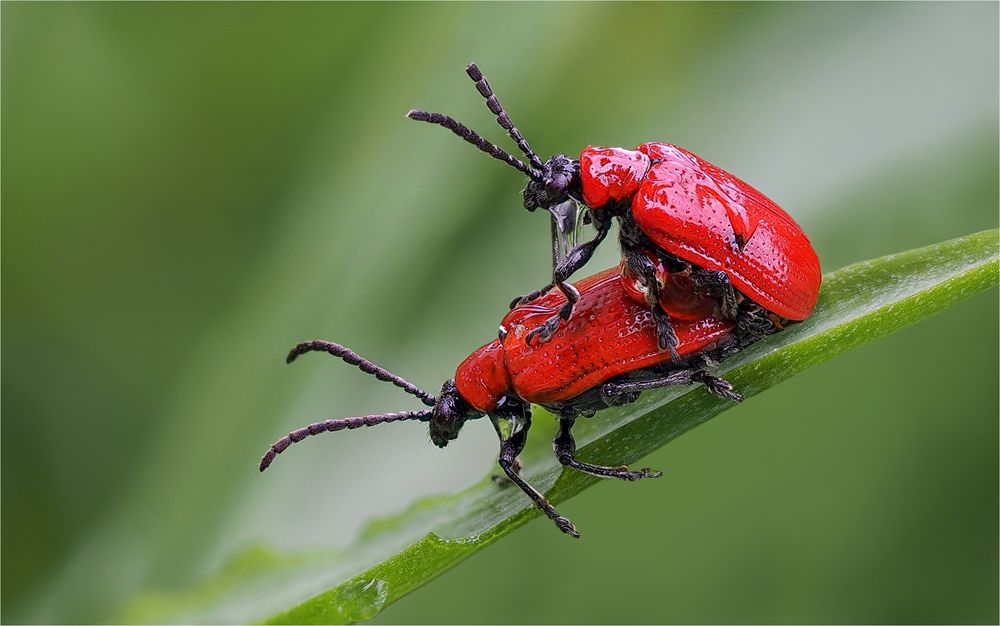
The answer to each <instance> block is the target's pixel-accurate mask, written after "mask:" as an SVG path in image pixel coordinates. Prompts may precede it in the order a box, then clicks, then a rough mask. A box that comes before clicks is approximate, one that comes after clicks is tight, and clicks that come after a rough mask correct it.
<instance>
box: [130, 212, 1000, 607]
mask: <svg viewBox="0 0 1000 626" xmlns="http://www.w3.org/2000/svg"><path fill="white" fill-rule="evenodd" d="M997 282H998V232H997V231H996V230H990V231H983V232H980V233H977V234H974V235H969V236H967V237H963V238H960V239H955V240H951V241H946V242H944V243H940V244H936V245H933V246H928V247H925V248H920V249H917V250H912V251H909V252H904V253H901V254H895V255H890V256H886V257H882V258H879V259H875V260H872V261H867V262H863V263H857V264H855V265H851V266H849V267H846V268H844V269H841V270H838V271H835V272H832V273H830V274H827V275H826V276H825V277H824V281H823V289H822V292H821V294H820V299H819V303H818V305H817V307H816V310H815V312H814V313H813V315H812V317H810V318H809V319H808V320H806V321H805V322H802V323H801V324H796V325H794V326H791V327H790V328H788V329H786V330H785V331H783V332H781V333H778V334H777V335H774V336H772V337H770V338H768V339H766V340H764V341H762V342H760V343H758V344H756V345H754V346H752V347H751V348H750V349H748V350H746V351H745V352H743V353H741V354H739V355H737V356H735V357H733V358H732V359H729V360H727V361H726V362H725V363H723V364H722V366H721V367H720V368H719V369H720V372H722V373H724V374H725V375H726V378H727V379H728V380H729V381H730V382H732V383H733V384H734V385H735V386H736V388H737V389H738V390H739V391H740V392H742V393H743V394H744V395H746V396H747V397H749V396H753V395H755V394H757V393H760V392H761V391H764V390H766V389H768V388H770V387H772V386H774V385H776V384H777V383H779V382H781V381H783V380H785V379H787V378H789V377H791V376H793V375H795V374H796V373H798V372H801V371H802V370H804V369H806V368H808V367H810V366H813V365H816V364H818V363H822V362H823V361H826V360H828V359H830V358H832V357H834V356H836V355H837V354H840V353H841V352H844V351H846V350H849V349H851V348H854V347H857V346H861V345H864V344H866V343H868V342H871V341H874V340H875V339H877V338H879V337H882V336H884V335H887V334H889V333H891V332H893V331H895V330H897V329H899V328H901V327H903V326H906V325H907V324H911V323H913V322H916V321H918V320H920V319H922V318H925V317H927V316H929V315H931V314H933V313H935V312H937V311H940V310H942V309H944V308H945V307H947V306H949V305H951V304H954V303H956V302H958V301H960V300H962V299H964V298H967V297H968V296H970V295H972V294H974V293H976V292H979V291H983V290H985V289H987V288H989V287H991V286H994V285H996V284H997ZM831 390H832V387H831ZM732 406H734V405H733V404H732V403H729V402H727V401H724V400H721V399H719V398H717V397H715V396H712V395H710V394H708V393H706V392H705V391H704V390H703V389H701V388H698V387H688V388H682V389H670V390H666V391H658V392H650V393H647V394H644V395H643V396H642V397H641V398H640V400H639V401H638V402H636V403H634V404H632V405H629V406H627V407H621V408H618V409H613V410H608V411H604V412H602V413H601V414H600V415H599V416H598V418H597V419H594V420H586V421H584V422H582V423H580V424H579V426H578V428H577V431H575V432H574V434H575V436H576V439H577V442H578V445H579V453H580V456H581V457H582V458H585V459H587V460H594V461H596V462H602V463H610V464H618V463H633V462H635V461H637V460H639V459H641V458H642V457H644V456H645V455H647V454H649V453H650V452H652V451H653V450H655V449H656V448H659V447H660V446H662V445H664V444H666V443H667V442H669V441H671V440H672V439H674V438H675V437H677V436H678V435H681V434H682V433H684V432H686V431H688V430H690V429H691V428H694V427H695V426H697V425H698V424H701V423H702V422H704V421H706V420H708V419H710V418H712V417H714V416H716V415H718V414H719V413H720V412H722V411H724V410H726V409H728V408H731V407H732ZM523 460H524V462H525V476H526V477H527V478H528V480H529V481H530V482H531V483H532V484H534V485H536V486H537V487H539V488H540V489H543V490H545V491H546V492H547V494H548V496H549V498H550V499H551V500H552V501H553V502H555V503H559V502H562V501H564V500H566V499H567V498H570V497H571V496H573V495H575V494H577V493H579V492H580V491H582V490H583V489H586V488H587V487H589V486H591V485H593V484H595V483H596V482H597V479H595V478H593V477H591V476H588V475H584V474H581V473H579V472H571V471H564V470H563V469H562V468H561V466H559V465H558V464H557V463H556V462H555V460H554V459H553V458H552V455H551V453H550V452H547V446H535V447H532V448H529V449H528V450H527V451H526V452H525V455H524V456H523ZM539 514H540V513H539V511H538V510H537V509H535V508H534V507H533V506H530V502H529V501H528V499H527V498H526V497H525V496H524V495H523V494H522V493H521V492H520V491H519V490H517V489H514V488H503V487H498V486H497V485H495V484H494V483H493V482H492V481H491V480H490V479H489V477H486V478H484V479H483V480H482V481H480V482H479V483H477V484H476V485H473V486H472V487H470V488H468V489H466V490H464V491H462V492H460V493H458V494H454V495H449V496H440V497H435V498H430V499H425V500H421V501H418V502H416V503H414V504H413V505H412V506H411V507H410V508H409V509H408V510H406V511H405V512H403V513H401V514H399V515H397V516H394V517H391V518H387V519H383V520H379V521H376V522H373V523H372V524H371V525H370V526H369V527H368V528H367V530H366V531H365V532H364V533H363V534H362V535H361V536H360V537H359V538H358V539H357V541H356V542H355V543H354V544H353V545H352V546H351V547H350V548H348V549H347V550H345V551H343V552H340V553H338V554H332V555H330V554H327V555H317V554H310V555H303V556H300V557H295V556H281V555H275V554H273V553H272V552H270V551H269V550H266V549H263V548H257V549H253V550H249V551H247V552H246V553H243V554H240V555H238V556H237V557H234V559H233V560H232V561H231V562H230V564H229V565H227V566H226V567H225V568H224V569H223V571H222V572H220V573H219V574H218V575H217V576H216V577H215V578H213V579H212V580H209V581H206V582H204V583H203V584H202V585H200V586H199V587H198V588H196V589H191V590H186V591H183V592H173V593H156V594H152V593H147V594H144V595H142V596H140V597H138V598H136V599H135V600H134V601H133V602H132V603H130V604H129V606H127V607H126V608H125V610H124V611H123V613H122V614H121V615H120V618H121V621H130V622H136V621H163V620H168V621H191V620H198V621H206V620H207V621H212V622H223V621H237V622H239V621H250V620H262V619H266V621H267V622H269V623H276V624H277V623H346V622H354V621H361V620H367V619H371V618H372V617H374V616H375V615H377V614H378V613H379V612H380V611H381V610H382V609H383V608H384V607H385V606H387V605H388V604H391V603H392V602H395V601H396V600H398V599H399V598H401V597H403V596H404V595H406V594H408V593H410V592H411V591H413V590H414V589H416V588H418V587H420V586H421V585H423V584H425V583H426V582H428V581H430V580H431V579H433V578H434V577H436V576H438V575H440V574H441V573H443V572H444V571H446V570H448V569H449V568H451V567H453V566H455V565H456V564H457V563H459V562H461V561H462V560H464V559H466V558H468V557H469V556H471V555H472V554H475V553H476V552H478V551H479V550H481V549H482V548H484V547H485V546H487V545H489V544H491V543H493V542H494V541H496V540H497V539H499V538H500V537H503V536H504V535H506V534H508V533H510V532H511V531H513V530H514V529H516V528H518V527H519V526H521V525H523V524H524V523H526V522H527V521H529V520H530V519H532V518H534V517H536V516H538V515H539ZM576 522H577V526H578V528H580V529H581V531H582V533H583V535H584V536H586V529H587V527H586V520H576ZM552 541H571V539H569V538H568V537H567V536H564V535H562V534H561V533H559V532H558V531H557V530H556V529H555V528H553V529H552ZM359 572H360V573H359Z"/></svg>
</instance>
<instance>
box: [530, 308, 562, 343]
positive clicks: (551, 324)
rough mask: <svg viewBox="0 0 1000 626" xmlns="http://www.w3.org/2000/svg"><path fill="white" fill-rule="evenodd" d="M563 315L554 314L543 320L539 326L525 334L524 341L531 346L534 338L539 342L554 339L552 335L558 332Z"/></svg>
mask: <svg viewBox="0 0 1000 626" xmlns="http://www.w3.org/2000/svg"><path fill="white" fill-rule="evenodd" d="M562 320H563V318H562V315H561V314H560V315H553V316H552V317H550V318H549V319H547V320H545V321H544V322H542V324H541V325H539V326H538V327H537V328H535V329H534V330H532V331H531V332H529V333H528V334H527V336H525V338H524V341H525V343H527V344H528V345H529V346H530V345H531V342H532V341H533V340H536V339H537V340H538V343H539V344H542V343H545V342H547V341H549V340H551V339H552V336H553V335H555V334H556V331H557V330H559V324H561V323H562Z"/></svg>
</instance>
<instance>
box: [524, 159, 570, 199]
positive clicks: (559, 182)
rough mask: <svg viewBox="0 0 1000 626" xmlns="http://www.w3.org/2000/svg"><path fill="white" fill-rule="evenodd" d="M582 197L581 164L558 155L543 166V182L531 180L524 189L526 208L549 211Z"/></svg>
mask: <svg viewBox="0 0 1000 626" xmlns="http://www.w3.org/2000/svg"><path fill="white" fill-rule="evenodd" d="M571 196H572V197H576V198H579V197H580V162H579V161H576V160H574V159H571V158H569V157H568V156H566V155H565V154H557V155H555V156H554V157H552V158H550V159H549V160H548V161H546V162H545V165H543V166H542V176H541V180H534V179H532V180H530V181H529V182H528V186H527V187H525V188H524V208H526V209H528V210H529V211H534V210H535V209H537V208H543V209H548V208H549V207H553V206H555V205H557V204H560V203H562V202H565V201H566V200H567V199H569V198H570V197H571Z"/></svg>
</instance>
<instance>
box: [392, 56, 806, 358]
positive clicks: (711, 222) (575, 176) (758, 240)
mask: <svg viewBox="0 0 1000 626" xmlns="http://www.w3.org/2000/svg"><path fill="white" fill-rule="evenodd" d="M466 72H467V73H468V75H469V77H470V78H472V80H473V81H475V83H476V87H477V89H478V90H479V92H480V93H481V94H482V95H483V97H484V98H486V104H487V106H488V107H489V109H490V111H492V112H493V113H494V114H496V116H497V121H498V122H499V123H500V125H501V126H502V127H503V128H504V129H505V130H507V132H508V134H509V135H510V136H511V138H512V139H514V141H515V142H516V143H517V145H518V147H519V148H520V149H521V151H522V152H523V153H524V154H525V155H526V156H527V157H528V160H529V163H528V164H525V163H523V162H522V161H521V160H519V159H517V158H516V157H514V156H512V155H510V154H508V153H506V152H504V151H503V150H502V149H500V148H498V147H497V146H495V145H493V144H492V143H490V142H488V141H486V140H485V139H483V138H482V137H480V136H479V135H477V134H476V133H474V132H472V131H471V130H469V129H468V128H466V127H465V126H463V125H462V124H460V123H459V122H457V121H456V120H454V119H453V118H451V117H449V116H447V115H443V114H440V113H427V112H425V111H410V113H409V117H410V118H412V119H415V120H418V121H424V122H430V123H434V124H439V125H441V126H444V127H445V128H447V129H449V130H451V131H452V132H454V133H455V134H457V135H459V136H460V137H462V138H463V139H465V140H466V141H468V142H470V143H472V144H473V145H475V146H476V147H478V148H479V149H480V150H483V151H484V152H486V153H488V154H490V155H491V156H493V157H494V158H497V159H499V160H501V161H504V162H505V163H507V164H509V165H512V166H513V167H515V168H517V169H518V170H520V171H521V172H523V173H524V174H526V175H527V176H528V178H529V179H530V181H529V182H528V186H527V187H526V188H525V190H524V206H525V208H527V209H529V210H534V209H535V208H538V207H541V208H544V209H546V210H549V211H551V212H552V213H553V219H554V220H555V219H556V218H559V219H564V218H565V215H566V212H567V211H568V210H570V209H569V208H567V203H568V202H569V201H573V203H582V204H585V205H586V207H587V208H588V209H589V213H588V215H589V218H590V219H591V220H592V221H593V223H594V224H595V226H596V228H597V236H596V237H595V238H594V239H593V240H592V241H589V242H586V243H584V244H581V245H579V246H577V247H576V248H574V249H572V250H570V251H569V252H568V253H567V254H566V256H565V257H564V258H562V259H553V267H554V272H553V282H552V283H551V284H549V285H547V286H546V287H544V288H543V289H541V290H539V291H536V292H533V293H531V294H528V295H527V296H524V297H523V298H519V299H517V300H515V304H516V303H523V302H527V301H530V300H532V299H534V298H536V297H538V296H539V295H540V294H542V293H546V292H547V291H548V290H549V289H551V288H552V287H553V286H556V287H558V288H559V289H560V290H561V291H562V292H563V294H564V295H565V296H566V298H567V301H566V304H565V305H564V306H563V308H562V309H560V311H559V312H558V314H557V315H553V316H552V318H551V319H549V320H547V321H546V323H545V324H542V325H540V326H539V327H538V328H537V329H536V330H535V331H533V333H532V334H531V336H530V337H529V338H528V339H529V340H530V339H531V338H532V337H534V336H536V335H537V337H538V339H539V340H541V341H547V340H548V339H550V338H551V337H552V335H553V333H554V332H555V331H556V329H557V328H558V327H559V324H560V321H561V320H568V319H569V318H570V315H571V313H572V311H573V307H574V304H575V303H576V300H577V294H576V293H575V292H574V291H573V289H572V287H571V286H569V285H568V284H567V283H566V282H565V281H566V280H567V279H568V278H569V276H570V275H571V274H572V273H573V272H575V271H576V270H578V269H579V268H581V267H582V266H583V265H584V264H586V263H587V261H588V260H589V259H590V258H591V256H592V255H593V253H594V250H595V249H596V248H597V246H598V245H599V244H600V243H601V241H603V240H604V238H605V237H606V236H607V234H608V231H609V230H610V226H611V218H612V217H618V218H619V219H620V220H621V232H620V236H619V241H620V243H621V248H622V256H623V259H624V265H623V268H622V270H623V271H622V279H623V280H624V281H625V282H626V283H628V284H629V286H630V293H633V295H635V297H638V298H641V299H643V300H645V301H646V302H647V303H648V304H649V306H650V307H651V308H652V310H653V312H654V315H655V317H656V321H657V335H658V337H659V343H660V346H661V348H663V349H670V350H671V351H673V352H674V356H678V354H677V353H676V352H675V348H676V341H677V339H676V337H675V336H674V331H673V329H672V324H671V319H674V320H678V319H685V317H684V315H682V314H679V312H680V310H679V309H676V308H674V307H672V305H671V303H673V302H675V301H677V300H678V299H680V300H685V299H687V298H689V296H685V295H684V294H683V293H682V292H683V291H684V288H685V287H684V286H685V285H686V286H687V287H688V288H689V289H690V290H691V291H692V292H693V295H691V296H690V298H693V299H694V300H700V303H701V305H702V306H701V308H700V309H699V311H700V313H699V314H703V315H708V314H718V315H721V316H723V317H724V318H726V319H730V320H734V321H736V322H737V323H738V324H739V326H740V327H741V329H743V331H744V332H745V333H746V334H748V335H749V334H755V335H757V336H758V337H760V336H763V335H765V334H768V333H770V332H774V331H775V330H778V329H780V328H781V327H782V324H783V323H784V322H785V321H787V320H792V321H798V320H803V319H805V318H806V317H808V316H809V314H810V313H811V312H812V310H813V307H814V306H815V305H816V298H817V296H818V295H819V287H820V281H821V278H822V275H821V272H820V267H819V259H818V258H817V257H816V252H815V251H814V250H813V248H812V245H811V244H810V243H809V238H808V237H806V235H805V233H804V232H802V229H801V228H800V227H799V225H798V224H796V223H795V221H794V220H793V219H792V218H791V217H790V216H789V215H788V214H787V213H786V212H785V211H783V210H782V209H781V207H779V206H778V205H777V204H775V203H774V202H773V201H772V200H771V199H769V198H768V197H767V196H765V195H764V194H762V193H760V192H759V191H757V190H756V189H754V188H753V187H751V186H750V185H748V184H747V183H745V182H743V181H742V180H740V179H739V178H737V177H735V176H733V175H732V174H729V173H728V172H726V171H725V170H723V169H721V168H719V167H716V166H715V165H712V164H711V163H709V162H708V161H705V160H704V159H702V158H700V157H698V156H697V155H695V154H692V153H691V152H688V151H687V150H685V149H683V148H679V147H677V146H674V145H671V144H667V143H655V142H654V143H645V144H642V145H641V146H639V147H638V148H637V149H635V150H627V149H624V148H599V147H594V146H589V147H587V148H585V149H584V150H583V152H582V153H581V154H580V158H579V159H571V158H569V157H568V156H566V155H564V154H557V155H555V156H553V157H552V158H550V159H549V160H548V161H546V162H545V163H542V162H541V159H539V158H538V156H537V155H535V153H534V152H533V151H532V150H531V147H530V146H529V145H528V143H527V142H526V141H525V140H524V137H523V136H522V135H521V133H520V131H519V130H518V129H517V128H516V127H515V126H514V125H513V123H512V122H511V120H510V117H509V116H508V115H507V113H506V112H505V111H504V109H503V107H502V106H501V105H500V103H499V101H498V100H497V98H496V96H495V95H494V94H493V90H492V89H491V88H490V86H489V83H488V82H487V81H486V79H485V78H484V77H483V75H482V73H481V72H480V71H479V68H478V67H476V65H475V64H472V65H469V67H468V68H467V69H466ZM571 206H572V208H575V204H574V205H571ZM553 236H555V233H554V235H553ZM663 292H667V293H666V297H661V296H663V295H664V294H663ZM706 299H708V300H711V301H713V302H708V301H706ZM690 304H692V303H691V302H688V303H687V305H690ZM687 305H684V306H687ZM684 306H682V307H681V308H684ZM689 315H690V312H689Z"/></svg>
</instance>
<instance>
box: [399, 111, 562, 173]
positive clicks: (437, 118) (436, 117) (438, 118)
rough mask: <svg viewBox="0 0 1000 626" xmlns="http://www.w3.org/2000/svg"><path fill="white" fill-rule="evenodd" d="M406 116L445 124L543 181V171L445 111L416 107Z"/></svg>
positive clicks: (470, 140) (483, 148)
mask: <svg viewBox="0 0 1000 626" xmlns="http://www.w3.org/2000/svg"><path fill="white" fill-rule="evenodd" d="M406 117H408V118H410V119H411V120H417V121H418V122H428V123H430V124H437V125H438V126H444V127H445V128H447V129H448V130H450V131H451V132H453V133H455V134H456V135H458V136H459V137H461V138H462V139H464V140H465V141H467V142H469V143H471V144H472V145H474V146H476V147H477V148H479V149H480V150H482V151H483V152H485V153H486V154H488V155H490V156H491V157H493V158H494V159H497V160H499V161H503V162H504V163H506V164H507V165H510V166H511V167H514V168H516V169H518V170H520V171H521V172H522V173H524V174H525V175H526V176H527V177H528V178H530V179H531V180H534V181H538V182H542V173H541V172H540V171H538V170H536V169H534V168H531V167H528V166H527V165H525V164H524V162H523V161H521V160H520V159H518V158H517V157H515V156H514V155H512V154H509V153H507V152H505V151H504V150H503V149H502V148H500V147H499V146H496V145H494V144H492V143H490V142H489V141H486V140H485V139H483V138H482V137H480V136H479V135H477V134H476V133H475V132H474V131H472V130H470V129H469V128H468V127H466V126H465V125H464V124H462V123H461V122H459V121H458V120H456V119H455V118H453V117H451V116H449V115H445V114H444V113H429V112H427V111H420V110H417V109H414V110H412V111H410V112H409V113H407V114H406Z"/></svg>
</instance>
